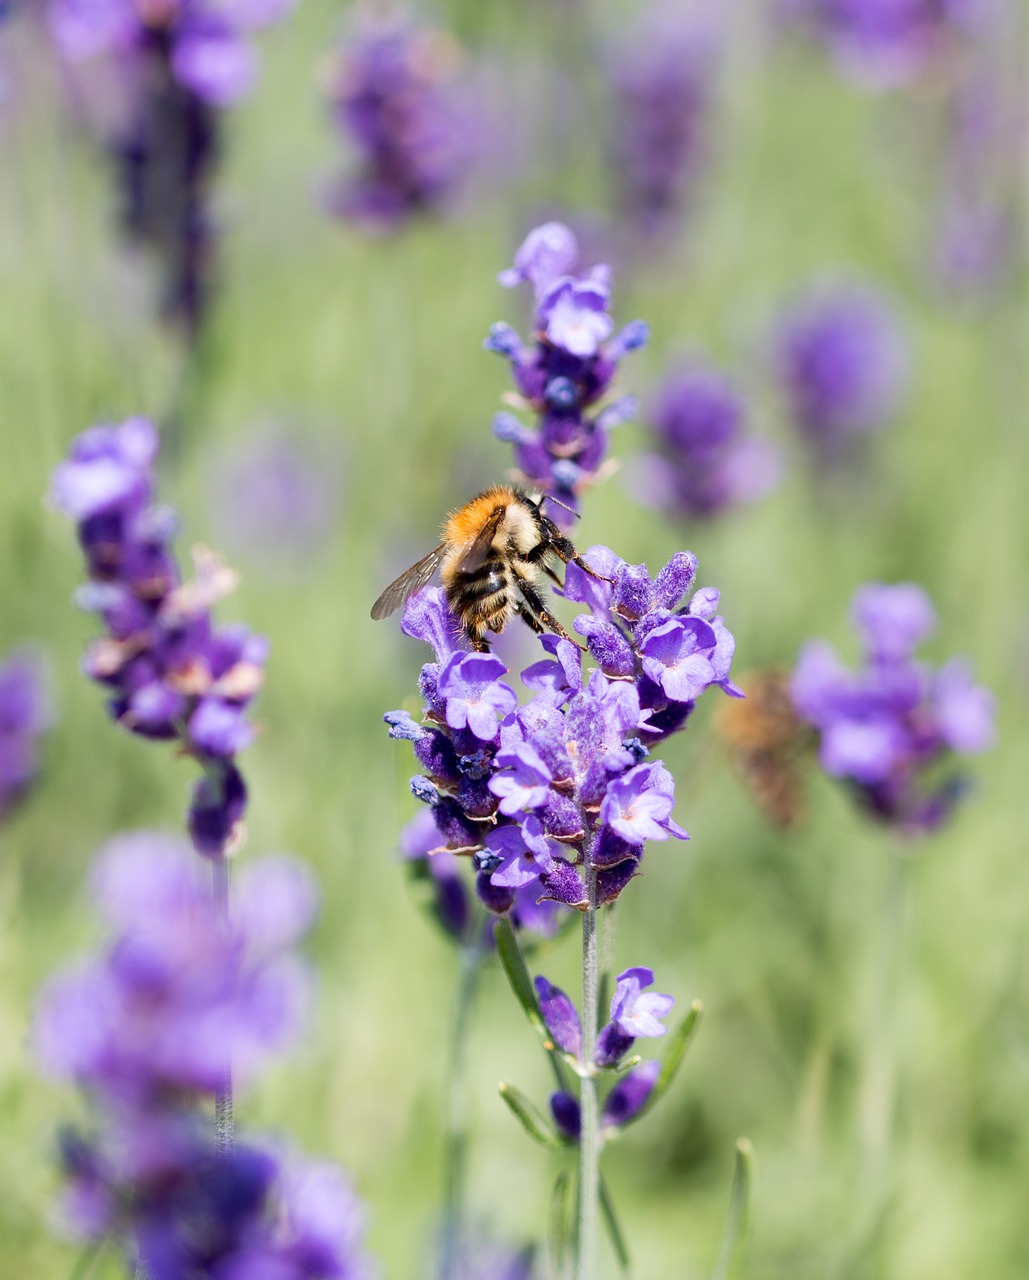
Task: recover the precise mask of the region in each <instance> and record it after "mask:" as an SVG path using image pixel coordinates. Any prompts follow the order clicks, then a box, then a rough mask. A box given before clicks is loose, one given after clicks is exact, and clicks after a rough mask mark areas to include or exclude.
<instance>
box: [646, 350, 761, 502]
mask: <svg viewBox="0 0 1029 1280" xmlns="http://www.w3.org/2000/svg"><path fill="white" fill-rule="evenodd" d="M745 416H746V405H745V403H744V401H743V398H742V396H741V395H740V394H739V392H738V391H737V390H736V389H735V388H734V387H733V386H732V385H731V383H730V382H729V380H728V379H727V378H726V377H725V376H724V375H723V374H721V373H720V372H719V371H718V370H716V369H714V368H709V367H707V366H705V365H702V364H699V363H696V362H695V363H692V364H684V365H679V366H676V367H674V368H672V369H671V370H670V371H669V372H668V374H666V376H665V377H664V379H663V380H662V382H661V384H660V385H659V387H658V389H657V391H656V392H655V394H654V397H653V398H652V400H651V403H650V406H649V409H648V413H647V418H648V421H649V423H650V424H651V426H652V428H653V438H654V441H655V444H656V445H657V452H656V453H650V454H645V455H644V457H643V458H642V459H641V460H640V464H639V465H638V466H637V469H636V472H635V474H633V475H632V476H631V477H630V486H631V488H632V492H633V495H634V496H635V497H636V498H638V499H639V501H641V502H644V503H646V504H647V505H648V506H652V507H657V508H658V509H659V510H662V511H664V512H665V513H666V514H667V515H669V516H672V517H678V518H679V519H684V518H688V519H697V518H699V519H707V518H710V517H713V516H718V515H720V514H722V513H723V512H725V511H727V510H728V509H729V508H731V507H734V506H738V505H741V504H743V503H747V502H753V501H755V500H756V499H757V498H761V497H763V496H764V495H765V494H766V493H768V492H769V491H770V490H771V489H772V488H774V486H775V485H776V484H777V483H778V480H779V475H780V471H781V467H780V461H779V456H778V453H777V452H776V450H775V449H774V447H773V446H772V445H771V444H769V443H768V442H767V441H764V440H760V439H758V438H757V437H753V436H747V435H745V434H744V420H745Z"/></svg>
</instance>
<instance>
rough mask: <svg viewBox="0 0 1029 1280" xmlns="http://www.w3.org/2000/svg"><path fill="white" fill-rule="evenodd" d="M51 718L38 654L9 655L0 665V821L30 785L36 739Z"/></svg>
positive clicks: (28, 651)
mask: <svg viewBox="0 0 1029 1280" xmlns="http://www.w3.org/2000/svg"><path fill="white" fill-rule="evenodd" d="M51 719H52V711H51V707H50V699H49V697H48V695H47V690H46V686H45V683H44V679H43V669H42V660H41V657H40V655H39V654H38V653H36V652H35V651H33V650H30V649H22V650H15V651H14V652H12V653H9V654H8V655H7V657H6V658H5V659H4V661H3V662H2V663H0V821H3V819H5V818H6V817H7V816H8V815H9V814H10V812H11V810H12V809H13V808H14V806H15V805H16V804H17V803H18V801H19V800H21V799H22V798H23V797H24V795H25V793H26V792H27V790H28V789H29V787H30V786H31V785H32V782H33V780H34V779H35V776H36V769H37V767H38V763H37V754H38V744H39V738H40V736H41V735H42V734H43V732H44V731H45V730H46V729H47V728H48V727H49V725H50V722H51Z"/></svg>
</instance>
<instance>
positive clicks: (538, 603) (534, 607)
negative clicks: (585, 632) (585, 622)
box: [518, 581, 586, 653]
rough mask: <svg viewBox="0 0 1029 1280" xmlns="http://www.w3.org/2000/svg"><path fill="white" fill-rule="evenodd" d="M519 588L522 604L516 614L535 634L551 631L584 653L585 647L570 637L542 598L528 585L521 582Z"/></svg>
mask: <svg viewBox="0 0 1029 1280" xmlns="http://www.w3.org/2000/svg"><path fill="white" fill-rule="evenodd" d="M518 585H519V587H520V589H521V592H522V603H521V604H519V606H518V612H519V613H520V614H521V616H522V617H523V618H524V619H525V621H526V622H527V623H528V624H529V626H530V627H532V629H533V631H535V632H536V633H537V634H540V633H542V632H543V631H544V630H548V631H553V632H554V634H555V635H558V636H560V637H561V639H562V640H570V641H571V642H572V644H574V645H575V646H576V647H577V648H579V649H582V651H583V652H584V653H585V652H586V650H585V647H584V646H583V645H582V644H580V643H579V641H578V640H576V638H575V637H574V636H570V635H569V634H568V632H567V631H566V630H565V629H564V627H562V625H561V624H560V622H558V620H557V619H556V618H555V617H554V615H553V614H552V613H551V612H550V610H549V609H548V608H547V606H546V604H545V603H544V600H543V597H542V596H541V595H540V593H539V592H538V591H537V590H536V588H535V587H533V586H532V585H531V584H530V583H528V582H525V581H521V582H519V584H518Z"/></svg>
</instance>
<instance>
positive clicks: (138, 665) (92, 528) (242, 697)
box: [52, 418, 267, 856]
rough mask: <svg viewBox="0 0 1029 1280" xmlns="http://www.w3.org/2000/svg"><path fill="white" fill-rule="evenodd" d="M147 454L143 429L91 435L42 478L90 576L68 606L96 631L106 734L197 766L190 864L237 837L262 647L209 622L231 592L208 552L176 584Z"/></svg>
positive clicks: (91, 654)
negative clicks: (151, 741)
mask: <svg viewBox="0 0 1029 1280" xmlns="http://www.w3.org/2000/svg"><path fill="white" fill-rule="evenodd" d="M157 447H158V438H157V432H156V431H155V429H154V427H153V426H152V424H151V423H150V422H148V421H147V420H146V419H143V418H130V419H128V420H127V421H126V422H123V423H121V424H120V425H117V426H100V427H94V428H92V429H91V430H90V431H86V432H84V433H83V434H82V435H81V436H79V437H78V438H77V439H76V440H75V441H74V442H73V444H72V447H71V451H70V453H69V456H68V459H67V461H65V462H64V463H62V464H61V465H60V466H59V467H58V468H57V469H56V471H55V472H54V478H53V486H52V497H53V500H54V502H55V503H56V505H57V506H59V507H61V508H62V509H63V510H64V511H66V512H67V513H68V514H69V515H71V516H72V517H74V519H75V520H76V521H77V523H78V533H79V541H80V543H81V545H82V549H83V552H84V553H85V557H86V564H87V568H88V572H89V577H90V581H89V583H88V584H87V585H86V586H85V587H84V588H82V589H81V590H80V592H79V596H78V600H79V603H80V604H81V605H82V607H84V608H87V609H90V610H92V611H94V612H96V613H97V614H99V616H100V617H101V619H102V620H103V622H104V625H105V627H106V628H107V636H106V637H105V638H104V639H101V640H96V641H94V642H93V644H92V645H91V646H90V648H89V650H88V651H87V654H86V658H85V662H84V667H85V670H86V673H87V674H88V675H89V676H90V677H91V678H92V679H94V680H96V681H97V682H98V683H99V684H102V685H104V686H105V687H106V688H107V689H108V691H109V695H110V696H109V700H108V709H109V711H110V714H111V716H112V718H113V719H114V720H115V721H116V722H117V723H118V724H120V725H121V726H122V727H123V728H125V729H128V730H129V731H130V732H132V733H136V734H139V735H140V736H142V737H146V738H160V739H168V740H172V741H177V742H179V743H180V744H181V746H182V748H183V750H184V751H186V752H188V753H189V754H190V755H192V756H193V757H194V758H195V759H196V760H197V762H198V763H199V764H200V765H201V767H202V768H203V770H204V777H203V779H201V781H200V782H199V783H198V784H197V786H196V788H195V790H194V796H193V803H192V806H191V811H190V819H189V825H190V831H191V834H192V836H193V840H194V844H195V845H196V847H197V849H198V850H199V851H200V852H201V853H204V854H208V855H215V856H220V855H222V854H223V853H225V851H226V850H227V849H228V848H229V847H230V846H231V845H232V844H233V843H234V842H238V840H239V839H241V838H242V834H243V832H242V816H243V810H244V809H245V806H246V787H245V785H244V782H243V779H242V776H241V775H240V773H239V770H238V768H237V767H236V764H235V756H236V755H237V753H238V752H239V751H241V750H243V748H244V747H246V746H247V745H248V744H249V742H250V741H251V739H252V737H253V732H254V730H253V726H252V725H251V724H250V722H249V720H248V719H247V711H248V707H249V705H250V703H251V701H252V700H253V698H254V697H255V695H256V694H257V692H258V691H259V689H260V687H261V683H262V680H263V669H264V663H265V659H266V657H267V643H266V642H265V640H264V639H263V638H262V637H260V636H255V635H251V633H250V632H249V631H248V630H247V629H246V628H245V627H241V626H238V625H237V626H228V627H216V626H215V625H214V623H213V622H212V619H211V608H212V606H213V605H214V604H215V603H216V602H217V601H218V600H219V599H220V598H221V597H222V596H224V595H225V594H226V593H227V592H229V591H231V590H232V588H233V587H234V586H235V583H236V577H235V574H233V573H232V571H231V570H229V569H227V568H226V567H225V566H224V565H223V564H222V563H221V562H220V561H219V560H218V559H217V557H216V556H214V555H213V553H212V552H210V551H208V550H206V548H202V547H201V548H197V549H196V551H195V552H194V559H195V563H196V577H195V578H194V579H193V580H192V581H188V582H183V581H181V580H180V576H179V570H178V566H177V565H176V563H175V560H174V557H173V556H172V553H171V549H170V541H171V537H172V534H173V532H174V524H175V520H174V516H173V515H172V513H171V512H169V511H167V510H166V509H163V508H161V507H158V506H155V505H154V502H153V496H154V478H153V464H154V461H155V458H156V454H157Z"/></svg>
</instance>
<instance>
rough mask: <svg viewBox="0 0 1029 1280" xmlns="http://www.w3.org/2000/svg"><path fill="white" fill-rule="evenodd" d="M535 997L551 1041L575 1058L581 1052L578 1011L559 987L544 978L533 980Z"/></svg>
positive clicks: (580, 1029) (580, 1026)
mask: <svg viewBox="0 0 1029 1280" xmlns="http://www.w3.org/2000/svg"><path fill="white" fill-rule="evenodd" d="M534 981H535V987H536V996H537V998H538V1000H539V1006H540V1013H541V1014H542V1015H543V1021H544V1022H545V1023H546V1027H547V1030H548V1031H549V1032H550V1036H551V1039H552V1040H553V1041H554V1043H555V1044H556V1045H557V1047H558V1048H559V1049H560V1050H561V1051H562V1053H568V1054H571V1055H572V1057H573V1058H577V1057H578V1056H579V1054H580V1053H581V1051H582V1025H581V1024H580V1022H579V1011H578V1010H577V1009H576V1007H575V1005H574V1004H573V1003H572V1002H571V1000H569V999H568V997H567V996H566V995H565V993H564V992H563V991H562V990H561V988H560V987H555V986H554V985H553V984H552V983H550V982H548V981H547V980H546V978H543V977H538V978H536V979H535V980H534Z"/></svg>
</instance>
